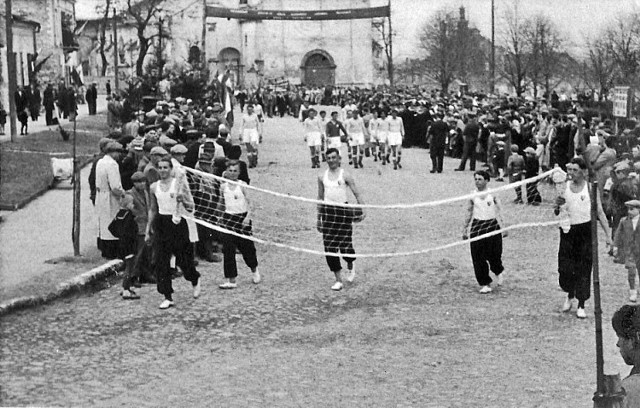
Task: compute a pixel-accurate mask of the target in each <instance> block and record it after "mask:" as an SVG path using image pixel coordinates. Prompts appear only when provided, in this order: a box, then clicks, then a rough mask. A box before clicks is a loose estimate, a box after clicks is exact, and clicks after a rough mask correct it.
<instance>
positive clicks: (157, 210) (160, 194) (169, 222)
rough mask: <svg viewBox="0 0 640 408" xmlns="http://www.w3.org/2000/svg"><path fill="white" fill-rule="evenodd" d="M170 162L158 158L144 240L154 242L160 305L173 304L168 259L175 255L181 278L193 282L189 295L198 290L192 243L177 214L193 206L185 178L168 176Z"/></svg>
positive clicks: (182, 221)
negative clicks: (160, 298) (181, 274)
mask: <svg viewBox="0 0 640 408" xmlns="http://www.w3.org/2000/svg"><path fill="white" fill-rule="evenodd" d="M172 166H173V165H172V163H171V160H170V159H168V158H162V159H160V161H159V162H158V173H159V176H160V179H159V180H158V181H156V182H155V183H153V184H151V187H150V194H149V196H150V198H151V206H150V210H149V222H148V224H147V231H146V234H145V240H146V241H147V242H152V244H153V246H154V254H155V255H154V257H155V262H154V267H155V270H156V278H157V281H158V284H157V287H158V292H159V293H160V294H162V295H164V298H165V299H164V301H163V302H162V303H160V309H168V308H170V307H172V306H174V302H173V296H172V294H173V287H172V284H171V272H170V259H171V256H172V255H175V257H176V264H177V265H178V266H179V267H180V269H181V270H182V272H183V274H184V278H185V279H186V280H188V281H189V282H191V284H192V286H193V297H194V298H198V297H199V296H200V291H201V279H200V273H198V271H197V270H196V268H195V266H194V264H193V245H192V244H191V242H189V228H188V227H187V222H186V220H185V219H184V218H183V217H182V216H181V215H180V214H181V207H184V209H185V210H187V211H190V210H193V207H194V204H193V198H192V196H191V192H190V190H189V186H188V183H186V181H178V179H177V178H175V177H173V176H172V174H171V173H172V170H173V167H172Z"/></svg>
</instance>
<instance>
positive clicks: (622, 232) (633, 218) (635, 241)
mask: <svg viewBox="0 0 640 408" xmlns="http://www.w3.org/2000/svg"><path fill="white" fill-rule="evenodd" d="M624 204H625V205H626V206H627V210H628V213H627V216H626V217H624V218H623V219H622V220H621V221H620V224H619V225H618V228H617V229H616V233H615V236H614V244H613V252H614V254H616V255H617V256H618V257H619V258H620V260H621V261H623V262H624V266H625V268H626V269H627V272H628V278H629V301H630V302H635V301H636V300H637V299H638V292H637V290H636V275H637V274H638V270H640V229H638V220H639V219H640V200H629V201H627V202H625V203H624ZM616 252H617V253H616Z"/></svg>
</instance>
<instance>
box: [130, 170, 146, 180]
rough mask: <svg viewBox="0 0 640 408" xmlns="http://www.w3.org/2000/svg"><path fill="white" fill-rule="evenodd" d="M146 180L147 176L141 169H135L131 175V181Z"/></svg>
mask: <svg viewBox="0 0 640 408" xmlns="http://www.w3.org/2000/svg"><path fill="white" fill-rule="evenodd" d="M146 180H147V176H145V175H144V173H143V172H141V171H136V172H135V173H133V174H132V175H131V181H133V182H136V181H146Z"/></svg>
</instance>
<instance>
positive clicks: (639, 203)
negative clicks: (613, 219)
mask: <svg viewBox="0 0 640 408" xmlns="http://www.w3.org/2000/svg"><path fill="white" fill-rule="evenodd" d="M624 205H626V206H627V207H635V208H640V200H629V201H625V202H624Z"/></svg>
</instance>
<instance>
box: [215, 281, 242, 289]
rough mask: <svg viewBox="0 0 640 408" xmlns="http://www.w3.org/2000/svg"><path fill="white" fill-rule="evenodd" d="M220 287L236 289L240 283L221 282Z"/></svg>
mask: <svg viewBox="0 0 640 408" xmlns="http://www.w3.org/2000/svg"><path fill="white" fill-rule="evenodd" d="M218 287H219V288H220V289H235V288H237V287H238V285H236V284H235V283H232V282H225V283H221V284H220V285H219V286H218Z"/></svg>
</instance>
